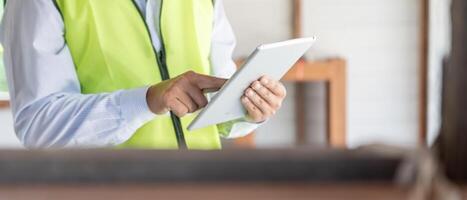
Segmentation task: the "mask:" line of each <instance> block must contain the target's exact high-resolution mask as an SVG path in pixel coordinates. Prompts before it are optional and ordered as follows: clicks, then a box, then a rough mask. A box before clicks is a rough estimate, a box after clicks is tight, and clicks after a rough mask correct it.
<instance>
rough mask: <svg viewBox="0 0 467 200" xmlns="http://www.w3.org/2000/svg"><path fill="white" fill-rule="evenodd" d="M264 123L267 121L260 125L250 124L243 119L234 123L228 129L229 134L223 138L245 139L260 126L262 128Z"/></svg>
mask: <svg viewBox="0 0 467 200" xmlns="http://www.w3.org/2000/svg"><path fill="white" fill-rule="evenodd" d="M266 122H267V121H264V122H261V123H252V122H248V121H247V120H245V119H242V120H239V121H236V122H235V123H234V124H233V125H232V128H231V129H230V133H229V134H228V135H227V136H226V137H225V138H227V139H234V138H240V137H245V136H247V135H248V134H250V133H252V132H253V131H255V130H256V129H257V128H259V127H260V126H262V125H263V124H265V123H266Z"/></svg>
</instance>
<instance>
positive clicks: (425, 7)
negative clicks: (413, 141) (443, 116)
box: [418, 0, 430, 146]
mask: <svg viewBox="0 0 467 200" xmlns="http://www.w3.org/2000/svg"><path fill="white" fill-rule="evenodd" d="M429 6H430V5H429V0H420V15H421V16H420V17H421V18H420V19H421V26H420V67H419V107H418V109H419V133H418V141H419V144H420V145H421V146H426V145H427V133H428V122H427V121H428V48H429V17H430V16H429Z"/></svg>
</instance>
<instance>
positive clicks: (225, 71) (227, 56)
mask: <svg viewBox="0 0 467 200" xmlns="http://www.w3.org/2000/svg"><path fill="white" fill-rule="evenodd" d="M214 16H215V18H214V28H213V35H212V47H211V66H212V69H213V75H214V76H217V77H222V78H230V77H232V75H233V74H234V73H235V72H236V71H237V65H236V64H235V62H234V61H233V59H232V55H233V51H234V49H235V46H236V38H235V34H234V32H233V30H232V26H231V25H230V23H229V20H228V19H227V16H226V14H225V10H224V5H223V0H216V1H215V5H214ZM261 125H262V123H261V124H256V123H250V122H247V121H246V120H245V119H238V120H234V121H230V122H227V123H223V124H220V125H218V128H219V131H220V134H221V136H223V137H226V138H238V137H243V136H246V135H248V134H249V133H251V132H253V131H254V130H255V129H257V128H258V127H259V126H261Z"/></svg>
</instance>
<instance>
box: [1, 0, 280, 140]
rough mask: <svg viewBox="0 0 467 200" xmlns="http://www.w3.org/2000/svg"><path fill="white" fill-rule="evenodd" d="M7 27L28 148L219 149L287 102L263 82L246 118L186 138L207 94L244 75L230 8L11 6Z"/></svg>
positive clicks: (155, 1)
mask: <svg viewBox="0 0 467 200" xmlns="http://www.w3.org/2000/svg"><path fill="white" fill-rule="evenodd" d="M2 26H3V27H2V41H3V45H4V48H5V64H6V71H7V75H8V81H9V87H10V93H11V99H12V105H13V113H14V120H15V128H16V132H17V135H18V137H19V139H20V140H21V141H22V142H23V143H24V145H25V146H26V147H29V148H50V147H53V148H57V147H58V148H61V147H107V146H119V147H127V148H156V149H174V148H183V147H185V146H187V147H188V148H189V149H219V148H221V146H220V139H219V136H224V137H228V138H234V137H241V136H244V135H246V134H247V133H249V132H251V131H252V130H254V129H255V128H257V127H258V126H259V125H260V124H261V123H262V122H264V121H266V120H267V119H268V118H270V117H271V116H272V115H274V113H275V112H276V111H277V110H278V109H279V107H280V105H281V103H282V100H283V99H284V97H285V88H284V86H283V85H282V84H280V83H279V82H277V81H275V80H270V79H268V78H267V77H263V78H262V79H260V80H258V81H255V82H254V83H252V86H251V88H249V89H247V91H245V96H244V97H243V98H242V99H241V101H242V103H243V105H244V106H245V109H246V110H247V111H248V117H247V118H245V119H239V120H235V121H232V122H227V123H224V124H220V125H217V126H211V127H207V128H204V129H200V130H196V131H193V132H188V131H187V130H186V127H187V125H188V124H189V123H190V122H191V120H193V118H194V115H193V114H192V113H194V112H196V111H198V110H199V109H201V108H203V107H204V106H205V105H206V104H207V99H206V97H205V95H204V93H203V91H205V90H218V89H219V88H220V87H221V86H222V85H223V84H224V82H225V79H222V78H229V77H230V76H231V75H232V74H233V73H234V72H235V68H236V67H235V64H234V63H233V62H232V59H231V55H232V52H233V49H234V47H235V37H234V35H233V32H232V30H231V27H230V25H229V22H228V20H227V19H226V16H225V13H224V10H223V5H222V1H221V0H216V1H212V0H134V1H132V0H56V1H53V0H34V1H22V0H9V1H8V2H7V5H6V11H5V16H4V19H3V24H2ZM208 75H209V76H208ZM216 77H222V78H216Z"/></svg>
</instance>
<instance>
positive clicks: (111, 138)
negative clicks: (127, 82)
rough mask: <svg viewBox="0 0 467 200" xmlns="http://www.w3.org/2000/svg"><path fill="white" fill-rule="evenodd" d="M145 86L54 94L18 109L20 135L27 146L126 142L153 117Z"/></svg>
mask: <svg viewBox="0 0 467 200" xmlns="http://www.w3.org/2000/svg"><path fill="white" fill-rule="evenodd" d="M146 90H147V88H140V89H134V90H124V91H118V92H114V93H107V94H93V95H82V94H75V93H57V94H52V95H50V96H48V97H46V98H43V99H40V100H38V101H36V102H32V103H31V104H30V105H29V106H27V107H25V108H23V109H21V110H18V111H17V113H16V114H15V128H16V132H17V135H18V138H19V139H20V140H21V141H22V143H23V144H24V145H25V146H26V147H28V148H63V147H67V148H70V147H79V148H80V147H81V148H82V147H106V146H114V145H117V144H120V143H123V142H125V141H126V140H127V139H128V138H129V137H131V136H132V134H133V133H134V132H135V131H136V130H137V129H138V128H139V127H140V126H142V125H143V124H144V123H146V122H147V121H149V120H151V119H152V118H153V117H154V115H153V114H152V113H151V112H150V111H149V109H148V107H147V104H146V101H145V95H146Z"/></svg>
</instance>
